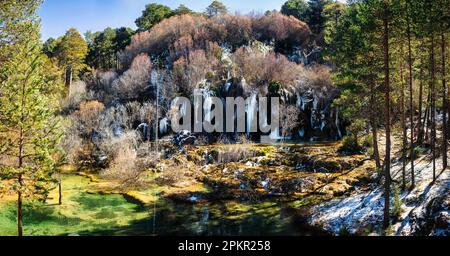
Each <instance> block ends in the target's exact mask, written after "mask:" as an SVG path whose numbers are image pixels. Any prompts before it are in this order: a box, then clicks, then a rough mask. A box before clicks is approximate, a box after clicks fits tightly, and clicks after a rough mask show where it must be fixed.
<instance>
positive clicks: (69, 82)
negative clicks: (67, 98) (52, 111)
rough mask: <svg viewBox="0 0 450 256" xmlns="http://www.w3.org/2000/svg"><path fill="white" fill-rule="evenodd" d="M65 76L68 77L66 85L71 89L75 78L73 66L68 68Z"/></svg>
mask: <svg viewBox="0 0 450 256" xmlns="http://www.w3.org/2000/svg"><path fill="white" fill-rule="evenodd" d="M65 77H66V87H68V88H69V90H70V86H71V85H72V80H73V68H72V67H68V68H67V70H66V75H65Z"/></svg>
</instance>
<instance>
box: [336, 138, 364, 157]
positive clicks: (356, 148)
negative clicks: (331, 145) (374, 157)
mask: <svg viewBox="0 0 450 256" xmlns="http://www.w3.org/2000/svg"><path fill="white" fill-rule="evenodd" d="M363 150H364V148H362V147H361V146H360V145H359V143H358V140H357V139H356V138H355V136H347V137H344V139H343V141H342V146H341V147H340V148H339V152H342V153H346V154H360V153H361V152H362V151H363Z"/></svg>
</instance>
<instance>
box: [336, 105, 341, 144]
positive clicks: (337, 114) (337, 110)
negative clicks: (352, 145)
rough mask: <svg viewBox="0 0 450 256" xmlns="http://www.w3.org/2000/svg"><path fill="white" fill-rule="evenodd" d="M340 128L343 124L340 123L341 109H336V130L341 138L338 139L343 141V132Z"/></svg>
mask: <svg viewBox="0 0 450 256" xmlns="http://www.w3.org/2000/svg"><path fill="white" fill-rule="evenodd" d="M340 126H341V123H340V121H339V108H336V129H337V132H338V136H339V138H338V139H342V132H341V127H340Z"/></svg>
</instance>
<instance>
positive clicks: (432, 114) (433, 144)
mask: <svg viewBox="0 0 450 256" xmlns="http://www.w3.org/2000/svg"><path fill="white" fill-rule="evenodd" d="M434 68H435V60H434V33H431V44H430V92H431V93H430V99H431V107H430V110H431V112H430V117H431V151H432V153H433V181H436V86H435V70H434Z"/></svg>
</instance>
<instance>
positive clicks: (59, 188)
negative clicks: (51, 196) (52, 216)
mask: <svg viewBox="0 0 450 256" xmlns="http://www.w3.org/2000/svg"><path fill="white" fill-rule="evenodd" d="M58 195H59V197H58V204H59V205H62V179H61V173H60V174H59V180H58Z"/></svg>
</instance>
